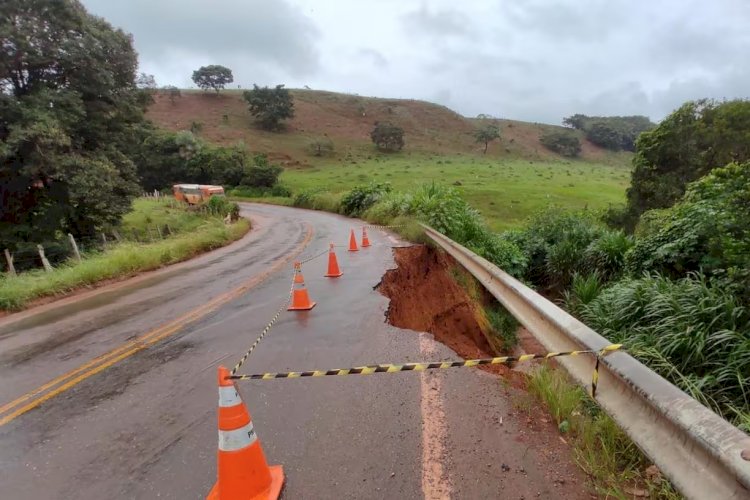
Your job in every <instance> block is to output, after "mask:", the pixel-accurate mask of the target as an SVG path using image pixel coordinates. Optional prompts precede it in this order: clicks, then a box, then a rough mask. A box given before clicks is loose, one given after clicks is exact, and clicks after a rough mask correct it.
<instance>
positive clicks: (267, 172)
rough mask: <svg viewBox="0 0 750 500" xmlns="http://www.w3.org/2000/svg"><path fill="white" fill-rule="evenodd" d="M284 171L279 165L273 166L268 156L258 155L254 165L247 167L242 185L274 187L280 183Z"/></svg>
mask: <svg viewBox="0 0 750 500" xmlns="http://www.w3.org/2000/svg"><path fill="white" fill-rule="evenodd" d="M283 171H284V169H283V168H281V167H280V166H279V165H271V164H270V163H269V162H268V156H266V155H264V154H260V155H256V156H255V158H253V164H252V165H250V166H248V167H245V177H243V179H242V185H244V186H252V187H268V188H270V187H273V186H274V185H276V183H277V182H278V181H279V176H280V175H281V172H283Z"/></svg>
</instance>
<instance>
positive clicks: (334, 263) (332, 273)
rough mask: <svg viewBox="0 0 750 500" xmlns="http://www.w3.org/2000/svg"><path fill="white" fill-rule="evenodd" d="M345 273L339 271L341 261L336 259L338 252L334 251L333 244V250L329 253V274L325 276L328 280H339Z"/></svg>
mask: <svg viewBox="0 0 750 500" xmlns="http://www.w3.org/2000/svg"><path fill="white" fill-rule="evenodd" d="M343 274H344V273H342V272H341V269H339V261H338V260H337V259H336V252H334V251H333V243H331V249H330V250H329V251H328V272H327V273H326V274H325V277H326V278H338V277H339V276H342V275H343Z"/></svg>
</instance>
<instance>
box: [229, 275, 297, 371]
mask: <svg viewBox="0 0 750 500" xmlns="http://www.w3.org/2000/svg"><path fill="white" fill-rule="evenodd" d="M296 274H297V268H296V267H295V269H294V273H293V274H292V286H291V287H290V288H289V297H288V298H287V300H286V301H285V302H284V303H283V304H281V307H279V309H278V310H277V311H276V314H274V315H273V318H271V321H269V322H268V324H267V325H266V327H265V328H263V331H262V332H260V335H259V336H258V338H257V339H255V342H253V345H251V346H250V349H248V350H247V352H246V353H245V355H244V356H242V359H240V360H239V362H238V363H237V364H236V365H234V368H232V375H234V374H235V373H237V370H239V369H240V367H241V366H242V365H243V364H244V363H245V361H247V358H248V357H250V355H251V354H252V353H253V351H254V350H255V348H256V347H257V345H258V344H260V341H261V340H263V337H265V336H266V334H267V333H268V331H269V330H270V329H271V327H272V326H273V324H274V323H276V320H278V319H279V316H281V313H282V312H283V311H284V309H286V308H287V306H289V303H290V302H291V301H292V293H294V277H295V275H296Z"/></svg>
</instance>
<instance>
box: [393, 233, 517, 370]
mask: <svg viewBox="0 0 750 500" xmlns="http://www.w3.org/2000/svg"><path fill="white" fill-rule="evenodd" d="M394 256H395V260H396V264H397V265H398V267H397V268H396V269H392V270H389V271H388V272H387V273H386V274H385V276H384V277H383V281H382V282H381V284H380V287H379V290H380V292H381V293H382V294H383V295H385V296H386V297H388V298H389V299H391V302H390V306H389V308H388V312H387V317H388V322H389V323H390V324H392V325H393V326H396V327H399V328H405V329H409V330H415V331H422V332H429V333H431V334H432V335H434V336H435V339H436V340H438V341H439V342H441V343H443V344H445V345H447V346H448V347H450V348H451V349H453V350H454V351H455V352H456V353H457V354H458V355H459V356H461V357H462V358H464V359H471V358H487V357H492V356H497V355H498V354H497V353H496V352H495V350H494V349H493V348H492V346H491V345H490V343H489V342H488V340H487V339H488V338H491V337H492V335H494V333H493V332H492V329H491V327H490V326H489V324H488V322H487V320H486V319H485V316H484V313H483V312H482V310H481V305H480V304H478V303H477V301H476V300H475V299H474V298H472V296H471V295H470V294H469V291H467V290H466V289H465V288H464V287H462V286H461V285H460V284H459V283H457V280H456V279H455V278H454V276H453V275H452V273H453V272H456V271H458V269H459V265H458V264H457V263H456V262H455V261H454V260H453V258H452V257H450V256H449V255H446V254H444V253H441V252H437V251H435V250H433V249H431V248H428V247H425V246H421V245H419V246H412V247H406V248H397V249H394ZM482 368H486V369H487V370H488V371H491V372H493V373H497V374H507V373H508V371H509V369H508V367H507V366H504V365H492V366H486V367H482Z"/></svg>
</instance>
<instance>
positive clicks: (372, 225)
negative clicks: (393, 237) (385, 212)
mask: <svg viewBox="0 0 750 500" xmlns="http://www.w3.org/2000/svg"><path fill="white" fill-rule="evenodd" d="M362 227H364V228H365V229H397V228H399V227H406V224H397V225H395V226H381V225H378V224H365V225H363V226H362Z"/></svg>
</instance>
